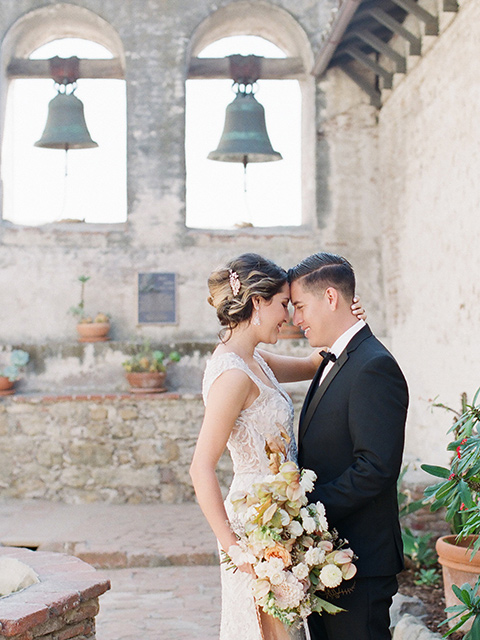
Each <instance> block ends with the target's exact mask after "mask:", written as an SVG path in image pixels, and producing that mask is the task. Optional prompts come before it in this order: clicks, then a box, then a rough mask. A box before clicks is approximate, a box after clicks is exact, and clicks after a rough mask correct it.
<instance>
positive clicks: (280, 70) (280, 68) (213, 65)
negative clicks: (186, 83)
mask: <svg viewBox="0 0 480 640" xmlns="http://www.w3.org/2000/svg"><path fill="white" fill-rule="evenodd" d="M305 73H306V72H305V67H304V65H303V62H302V60H301V58H262V65H261V77H262V78H263V79H265V80H290V79H293V80H295V79H299V78H301V77H302V76H305ZM7 75H8V77H9V78H10V79H11V80H16V79H21V78H51V74H50V63H49V60H30V59H24V58H14V59H13V60H12V61H11V62H10V64H9V65H8V68H7ZM78 77H79V78H104V79H120V80H123V79H124V78H125V71H124V69H123V67H122V63H121V61H120V59H119V58H112V59H99V60H95V59H88V60H86V59H83V60H82V59H80V62H79V69H78ZM188 78H189V79H191V80H208V79H217V78H218V79H223V78H227V79H229V80H231V79H232V76H231V72H230V62H229V59H228V58H192V59H191V60H190V66H189V68H188Z"/></svg>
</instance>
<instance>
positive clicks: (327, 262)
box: [288, 252, 355, 300]
mask: <svg viewBox="0 0 480 640" xmlns="http://www.w3.org/2000/svg"><path fill="white" fill-rule="evenodd" d="M300 278H301V279H302V286H303V287H304V289H306V290H307V291H311V292H312V293H316V292H319V290H323V291H324V290H325V289H326V288H327V287H334V288H335V289H338V290H339V291H340V293H341V294H342V295H343V297H344V298H345V299H346V300H351V299H352V298H353V296H354V295H355V273H354V272H353V267H352V265H351V264H350V262H349V261H348V260H346V259H345V258H343V257H342V256H337V255H336V254H334V253H325V252H320V253H314V254H313V255H311V256H308V258H305V260H302V261H301V262H299V263H298V264H297V266H296V267H292V268H291V269H289V270H288V281H289V282H290V283H291V282H294V281H295V280H300Z"/></svg>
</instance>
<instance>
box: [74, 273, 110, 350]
mask: <svg viewBox="0 0 480 640" xmlns="http://www.w3.org/2000/svg"><path fill="white" fill-rule="evenodd" d="M78 280H79V282H80V302H79V303H78V304H77V305H76V306H74V307H70V313H71V314H72V315H73V316H74V317H76V318H77V332H78V335H79V338H78V341H79V342H105V341H106V340H109V338H108V332H109V331H110V317H109V315H108V314H107V313H103V312H100V311H99V312H98V313H97V314H96V315H95V316H89V315H87V314H86V313H85V283H87V282H88V281H89V280H90V276H79V277H78Z"/></svg>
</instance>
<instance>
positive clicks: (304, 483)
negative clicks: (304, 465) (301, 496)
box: [300, 469, 317, 493]
mask: <svg viewBox="0 0 480 640" xmlns="http://www.w3.org/2000/svg"><path fill="white" fill-rule="evenodd" d="M316 479H317V476H316V474H315V472H314V471H312V470H311V469H304V471H303V473H302V477H301V479H300V486H301V487H302V489H303V491H304V493H309V492H310V491H313V484H314V482H315V480H316Z"/></svg>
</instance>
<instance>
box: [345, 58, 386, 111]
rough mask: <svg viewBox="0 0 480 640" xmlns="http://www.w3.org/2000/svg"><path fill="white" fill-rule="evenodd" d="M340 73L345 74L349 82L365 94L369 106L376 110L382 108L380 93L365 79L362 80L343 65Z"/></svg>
mask: <svg viewBox="0 0 480 640" xmlns="http://www.w3.org/2000/svg"><path fill="white" fill-rule="evenodd" d="M342 71H343V72H344V73H346V74H347V76H348V77H349V78H350V80H353V82H355V84H356V85H357V86H359V87H360V89H362V91H365V93H366V94H367V95H368V96H369V98H370V104H372V105H373V106H374V107H376V108H377V109H380V107H381V106H382V96H381V94H380V91H378V90H377V89H375V87H373V86H372V85H371V84H370V83H368V82H367V81H366V80H365V78H362V76H360V75H359V74H358V73H356V72H355V71H353V69H350V67H349V66H348V65H344V66H343V67H342Z"/></svg>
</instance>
